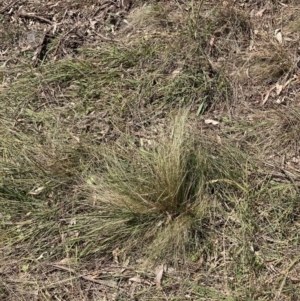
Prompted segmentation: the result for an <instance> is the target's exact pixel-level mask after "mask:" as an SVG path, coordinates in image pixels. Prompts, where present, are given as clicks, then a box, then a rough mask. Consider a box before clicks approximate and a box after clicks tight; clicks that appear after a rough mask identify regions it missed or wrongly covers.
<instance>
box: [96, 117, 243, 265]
mask: <svg viewBox="0 0 300 301" xmlns="http://www.w3.org/2000/svg"><path fill="white" fill-rule="evenodd" d="M186 122H187V119H186V115H185V116H183V117H181V118H176V119H175V123H174V129H173V131H172V133H171V135H170V136H169V135H166V136H163V137H161V138H160V139H159V141H157V143H155V145H152V146H151V148H149V149H144V148H136V147H135V146H134V145H131V144H128V145H127V146H124V147H123V146H118V147H117V148H116V149H115V150H114V151H113V152H111V151H110V152H107V155H106V156H105V160H104V161H105V162H106V172H104V173H103V175H102V176H101V177H100V179H99V180H98V183H97V184H91V187H92V189H93V198H94V202H95V203H96V204H98V205H99V208H100V214H99V218H100V219H101V220H102V226H101V227H100V228H99V229H98V231H97V232H99V234H100V236H101V241H102V243H103V245H102V248H103V250H110V251H111V250H113V249H114V248H117V247H118V248H123V250H125V251H137V250H138V251H140V252H142V254H146V255H148V256H150V258H152V259H155V258H168V259H170V260H171V261H176V259H178V258H180V259H181V258H182V259H186V257H187V256H188V254H190V252H193V251H195V250H198V249H199V248H200V242H201V240H202V239H203V238H204V237H205V236H206V234H207V231H208V229H207V223H208V219H209V216H210V214H211V212H212V210H213V208H214V206H215V201H216V200H217V199H218V197H220V196H222V197H223V200H222V201H226V194H230V191H231V192H232V189H233V191H237V190H240V189H241V190H243V189H244V183H243V182H242V181H243V177H242V173H241V172H240V169H239V168H238V167H237V166H238V164H239V163H240V162H238V161H235V159H234V158H233V156H232V157H231V155H230V154H229V153H227V152H226V151H225V150H221V151H220V150H217V153H216V155H215V156H214V155H212V151H213V150H212V149H210V148H209V147H207V146H205V145H204V144H203V143H201V142H200V139H198V140H197V139H195V137H193V135H192V134H191V133H188V132H187V131H186V126H185V123H186ZM210 147H211V146H210ZM95 182H97V181H95ZM237 188H238V189H237ZM219 200H220V201H221V198H219ZM222 201H221V202H222ZM221 206H222V205H221Z"/></svg>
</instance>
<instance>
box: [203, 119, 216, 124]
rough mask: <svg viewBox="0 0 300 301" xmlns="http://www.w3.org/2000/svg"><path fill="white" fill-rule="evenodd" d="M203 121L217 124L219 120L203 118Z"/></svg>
mask: <svg viewBox="0 0 300 301" xmlns="http://www.w3.org/2000/svg"><path fill="white" fill-rule="evenodd" d="M204 123H205V124H212V125H217V124H219V121H217V120H213V119H205V120H204Z"/></svg>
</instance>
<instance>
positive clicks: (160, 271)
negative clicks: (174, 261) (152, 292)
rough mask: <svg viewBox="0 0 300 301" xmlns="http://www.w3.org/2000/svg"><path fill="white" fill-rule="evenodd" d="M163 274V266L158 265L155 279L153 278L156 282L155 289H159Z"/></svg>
mask: <svg viewBox="0 0 300 301" xmlns="http://www.w3.org/2000/svg"><path fill="white" fill-rule="evenodd" d="M163 274H164V265H163V264H162V265H160V266H159V267H158V268H157V270H156V277H155V282H156V288H157V289H161V280H162V277H163Z"/></svg>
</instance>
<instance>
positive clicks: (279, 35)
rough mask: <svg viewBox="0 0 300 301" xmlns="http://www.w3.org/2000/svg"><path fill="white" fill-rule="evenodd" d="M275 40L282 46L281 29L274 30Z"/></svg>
mask: <svg viewBox="0 0 300 301" xmlns="http://www.w3.org/2000/svg"><path fill="white" fill-rule="evenodd" d="M275 38H276V40H277V41H278V42H279V44H282V42H283V38H282V33H281V29H276V30H275Z"/></svg>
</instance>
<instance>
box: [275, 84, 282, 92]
mask: <svg viewBox="0 0 300 301" xmlns="http://www.w3.org/2000/svg"><path fill="white" fill-rule="evenodd" d="M282 90H283V85H280V84H278V83H277V84H276V95H279V94H280V93H281V92H282Z"/></svg>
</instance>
